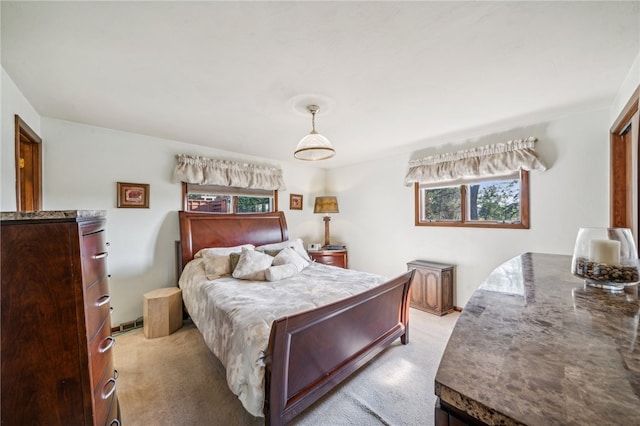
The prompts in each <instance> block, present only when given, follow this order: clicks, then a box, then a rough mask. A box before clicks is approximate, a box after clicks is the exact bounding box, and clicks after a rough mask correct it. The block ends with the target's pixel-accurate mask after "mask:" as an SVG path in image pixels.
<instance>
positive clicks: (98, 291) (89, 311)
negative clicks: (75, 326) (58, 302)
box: [84, 277, 111, 342]
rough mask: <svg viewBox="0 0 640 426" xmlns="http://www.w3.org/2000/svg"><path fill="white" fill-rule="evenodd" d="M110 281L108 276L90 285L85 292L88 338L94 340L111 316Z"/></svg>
mask: <svg viewBox="0 0 640 426" xmlns="http://www.w3.org/2000/svg"><path fill="white" fill-rule="evenodd" d="M110 300H111V296H110V295H109V281H108V280H107V277H102V279H101V280H99V281H98V282H96V283H94V284H93V285H92V286H91V287H89V288H88V289H87V290H86V291H85V294H84V312H85V314H84V315H85V319H86V324H87V338H88V340H89V341H90V342H91V341H93V339H94V337H95V335H96V333H97V332H98V329H99V328H100V326H101V325H102V323H103V322H104V320H105V319H106V318H107V317H108V316H109V312H110V309H111V304H110V303H109V302H110Z"/></svg>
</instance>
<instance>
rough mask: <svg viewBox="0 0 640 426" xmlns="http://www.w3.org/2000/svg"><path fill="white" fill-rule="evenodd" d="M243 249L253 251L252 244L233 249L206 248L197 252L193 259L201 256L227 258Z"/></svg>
mask: <svg viewBox="0 0 640 426" xmlns="http://www.w3.org/2000/svg"><path fill="white" fill-rule="evenodd" d="M243 248H248V249H254V248H255V246H254V245H253V244H242V245H240V246H235V247H207V248H203V249H201V250H198V252H197V253H196V255H195V256H193V258H194V259H197V258H198V257H202V256H220V255H226V256H229V255H230V254H231V253H240V252H241V251H242V249H243Z"/></svg>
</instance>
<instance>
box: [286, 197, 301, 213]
mask: <svg viewBox="0 0 640 426" xmlns="http://www.w3.org/2000/svg"><path fill="white" fill-rule="evenodd" d="M289 210H302V195H300V194H290V195H289Z"/></svg>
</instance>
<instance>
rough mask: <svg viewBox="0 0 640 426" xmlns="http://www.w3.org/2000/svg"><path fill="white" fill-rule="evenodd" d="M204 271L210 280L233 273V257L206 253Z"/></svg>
mask: <svg viewBox="0 0 640 426" xmlns="http://www.w3.org/2000/svg"><path fill="white" fill-rule="evenodd" d="M204 272H205V274H206V275H207V279H208V280H215V279H216V278H219V277H221V276H223V275H229V274H230V273H231V258H230V257H229V256H228V255H206V256H205V257H204Z"/></svg>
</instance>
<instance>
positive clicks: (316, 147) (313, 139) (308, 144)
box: [293, 105, 336, 161]
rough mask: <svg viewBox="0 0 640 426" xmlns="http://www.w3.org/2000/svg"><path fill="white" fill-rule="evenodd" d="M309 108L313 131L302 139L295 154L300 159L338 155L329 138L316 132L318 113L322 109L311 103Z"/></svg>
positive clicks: (317, 158) (315, 159)
mask: <svg viewBox="0 0 640 426" xmlns="http://www.w3.org/2000/svg"><path fill="white" fill-rule="evenodd" d="M307 110H308V111H309V112H310V113H311V133H309V134H308V135H307V136H305V137H304V138H302V139H300V142H298V146H296V150H295V152H294V153H293V156H294V157H295V158H297V159H298V160H307V161H317V160H326V159H327V158H331V157H333V156H334V155H336V150H335V149H333V146H331V142H329V139H327V138H325V137H324V136H322V135H321V134H320V133H318V132H316V114H317V112H318V111H319V110H320V107H319V106H318V105H309V106H308V107H307Z"/></svg>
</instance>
